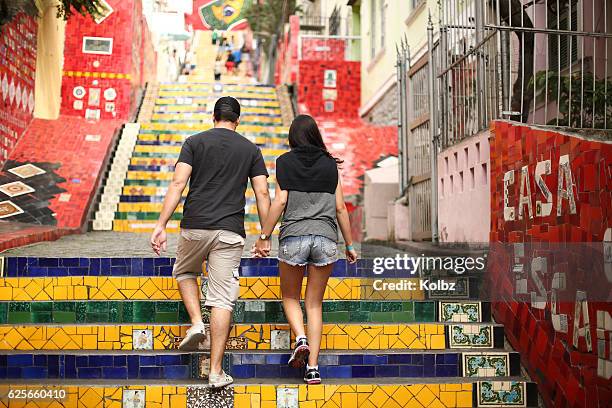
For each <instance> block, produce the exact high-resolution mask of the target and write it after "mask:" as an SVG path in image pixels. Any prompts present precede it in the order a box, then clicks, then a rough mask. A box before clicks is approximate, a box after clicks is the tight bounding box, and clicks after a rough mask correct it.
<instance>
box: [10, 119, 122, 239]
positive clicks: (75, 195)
mask: <svg viewBox="0 0 612 408" xmlns="http://www.w3.org/2000/svg"><path fill="white" fill-rule="evenodd" d="M120 125H121V121H119V120H106V121H100V122H89V121H86V120H85V119H82V118H78V117H74V116H60V118H59V119H58V120H44V119H34V121H32V124H31V125H30V126H29V128H28V130H27V131H26V133H25V134H24V136H23V143H19V145H18V146H17V147H16V148H15V149H14V150H13V152H12V153H11V155H10V159H11V160H15V161H18V162H33V163H36V162H46V163H54V164H57V165H58V167H57V169H56V173H57V174H58V175H59V176H60V177H62V178H64V179H65V180H66V181H65V182H62V183H59V184H58V185H57V186H58V187H60V188H61V189H62V190H65V193H63V194H60V195H56V196H55V197H53V198H52V199H51V200H50V202H49V204H50V205H49V208H51V209H52V210H53V212H54V213H55V214H56V215H55V218H56V219H57V227H58V228H59V229H74V228H80V227H81V226H82V225H83V222H84V221H85V216H86V214H87V210H88V208H89V204H90V202H91V199H92V198H93V195H94V193H95V188H96V185H97V182H98V178H99V177H100V175H101V173H102V171H103V169H102V165H103V164H104V159H105V158H106V155H107V154H108V150H109V147H110V144H111V141H112V138H113V135H114V133H115V130H116V129H117V128H118V127H119V126H120ZM87 135H92V136H95V138H94V139H91V136H90V138H88V137H87ZM5 220H6V221H11V219H10V218H6V219H5Z"/></svg>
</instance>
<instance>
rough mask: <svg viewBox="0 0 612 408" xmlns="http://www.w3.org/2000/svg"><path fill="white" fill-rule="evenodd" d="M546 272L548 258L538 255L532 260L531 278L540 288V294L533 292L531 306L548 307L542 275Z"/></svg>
mask: <svg viewBox="0 0 612 408" xmlns="http://www.w3.org/2000/svg"><path fill="white" fill-rule="evenodd" d="M545 274H546V258H544V257H537V258H533V259H532V260H531V279H533V283H534V284H535V286H536V288H537V289H538V292H540V293H539V295H538V294H537V293H536V292H533V291H532V292H531V307H535V308H536V309H545V308H546V289H545V288H544V284H543V283H542V276H544V275H545Z"/></svg>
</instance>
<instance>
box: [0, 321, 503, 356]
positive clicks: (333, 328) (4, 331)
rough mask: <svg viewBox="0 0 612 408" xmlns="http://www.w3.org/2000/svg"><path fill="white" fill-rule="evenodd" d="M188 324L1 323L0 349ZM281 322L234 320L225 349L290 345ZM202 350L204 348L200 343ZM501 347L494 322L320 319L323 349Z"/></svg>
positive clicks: (147, 334)
mask: <svg viewBox="0 0 612 408" xmlns="http://www.w3.org/2000/svg"><path fill="white" fill-rule="evenodd" d="M188 327H189V325H180V324H175V325H168V324H135V325H129V324H119V325H117V324H114V323H113V324H107V325H103V324H102V325H85V324H82V325H70V324H67V325H56V324H47V325H42V326H41V325H20V326H11V325H3V326H0V350H133V349H139V348H141V349H154V350H170V349H173V348H176V347H177V346H178V344H179V343H180V341H181V340H182V338H183V336H184V335H185V333H186V331H187V329H188ZM291 340H292V336H291V334H290V330H289V326H288V325H286V324H285V325H283V324H266V323H253V324H235V325H233V326H232V328H231V330H230V339H229V341H228V349H239V350H241V349H258V350H269V349H271V348H272V349H289V347H290V344H291ZM201 347H202V349H205V347H207V345H206V344H201ZM503 347H504V331H503V327H502V326H499V325H494V324H485V323H474V324H444V323H408V324H365V323H349V324H334V323H325V324H323V335H322V340H321V349H323V350H345V349H352V350H389V349H398V350H400V349H410V350H442V349H446V348H451V349H467V348H472V349H474V350H487V349H494V348H503Z"/></svg>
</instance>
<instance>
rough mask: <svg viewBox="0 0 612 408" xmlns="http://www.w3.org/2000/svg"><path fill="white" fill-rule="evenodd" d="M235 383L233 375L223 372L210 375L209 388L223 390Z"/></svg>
mask: <svg viewBox="0 0 612 408" xmlns="http://www.w3.org/2000/svg"><path fill="white" fill-rule="evenodd" d="M233 382H234V379H233V378H232V376H231V375H229V374H226V373H225V371H223V370H221V373H220V374H210V375H209V376H208V386H209V387H210V388H222V387H225V386H227V385H230V384H231V383H233Z"/></svg>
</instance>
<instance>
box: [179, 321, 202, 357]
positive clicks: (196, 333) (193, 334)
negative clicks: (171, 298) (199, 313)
mask: <svg viewBox="0 0 612 408" xmlns="http://www.w3.org/2000/svg"><path fill="white" fill-rule="evenodd" d="M204 340H206V327H205V326H204V323H198V324H194V325H193V326H191V327H190V328H189V330H187V334H185V338H184V339H183V341H181V344H179V347H178V348H179V350H184V351H196V350H198V345H199V344H200V343H201V342H203V341H204Z"/></svg>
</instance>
